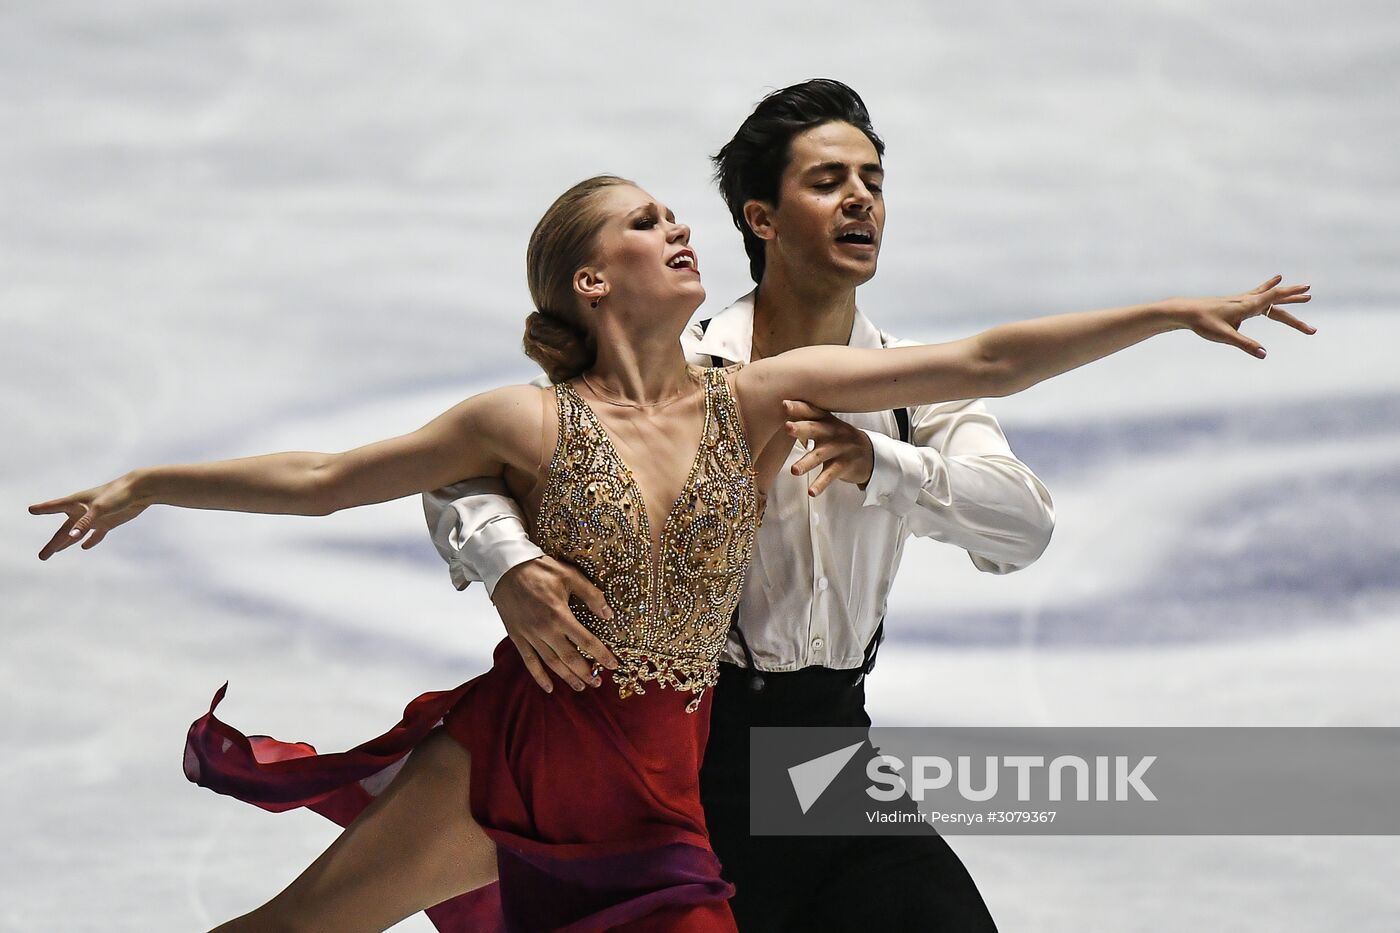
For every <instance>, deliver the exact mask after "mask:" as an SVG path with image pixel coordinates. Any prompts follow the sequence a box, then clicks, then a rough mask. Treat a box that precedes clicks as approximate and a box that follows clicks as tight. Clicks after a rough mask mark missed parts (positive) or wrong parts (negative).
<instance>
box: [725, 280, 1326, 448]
mask: <svg viewBox="0 0 1400 933" xmlns="http://www.w3.org/2000/svg"><path fill="white" fill-rule="evenodd" d="M1280 280H1281V276H1275V277H1274V278H1272V279H1270V280H1269V281H1267V282H1265V283H1263V284H1262V285H1260V286H1259V287H1258V288H1256V289H1254V290H1252V291H1249V292H1246V293H1244V294H1242V295H1235V296H1232V297H1228V298H1173V299H1168V300H1166V301H1162V302H1156V303H1152V304H1145V305H1135V306H1133V307H1127V308H1111V309H1108V310H1105V311H1081V312H1076V313H1073V314H1059V315H1054V316H1051V317H1043V318H1036V319H1034V320H1029V321H1020V322H1017V323H1015V324H1003V325H1001V326H998V327H993V328H991V329H990V330H986V331H983V332H982V333H980V334H977V335H975V336H972V337H968V338H966V339H963V340H955V341H952V342H951V343H942V344H930V345H927V346H920V347H899V348H893V349H888V350H861V349H852V348H849V347H835V346H816V347H801V348H799V349H796V350H789V351H788V352H786V353H782V354H780V355H778V356H774V357H770V358H768V359H763V360H758V361H757V362H755V363H753V364H751V365H749V366H747V367H745V368H744V369H742V370H740V371H739V372H738V374H737V375H736V381H735V386H736V389H737V390H738V391H739V393H740V395H741V397H742V400H743V402H744V410H745V414H746V416H748V418H749V420H750V422H752V426H751V429H752V430H753V431H754V433H755V435H756V436H758V437H760V438H764V439H766V437H768V436H769V430H768V429H770V428H771V431H772V432H776V431H777V429H778V428H779V427H781V425H782V423H783V421H784V415H783V413H782V403H783V400H784V399H801V400H803V401H806V402H810V403H811V404H813V405H816V406H817V407H819V408H825V409H827V410H828V411H880V410H882V409H886V408H900V407H904V406H911V405H925V404H931V403H934V402H943V401H951V400H954V399H964V398H988V397H999V396H1004V395H1011V394H1013V393H1016V392H1020V391H1022V390H1023V389H1028V388H1030V387H1031V386H1033V385H1035V384H1036V383H1038V382H1042V381H1044V380H1046V379H1049V378H1050V377H1052V376H1057V375H1059V374H1061V373H1065V372H1068V371H1069V370H1071V369H1076V368H1078V367H1080V366H1083V365H1084V364H1085V363H1091V362H1093V361H1094V360H1097V359H1102V358H1103V357H1105V356H1109V355H1110V354H1113V353H1116V352H1118V351H1119V350H1122V349H1124V348H1126V347H1130V346H1132V345H1133V344H1136V343H1140V342H1142V341H1143V340H1146V339H1147V338H1149V337H1153V336H1155V335H1157V334H1163V333H1166V332H1167V331H1171V330H1179V329H1190V330H1192V331H1194V332H1195V333H1197V334H1199V335H1200V336H1202V337H1204V338H1206V339H1207V340H1212V341H1215V342H1217V343H1225V344H1231V345H1233V346H1236V347H1239V348H1240V349H1241V350H1244V351H1245V352H1247V353H1250V354H1251V355H1253V356H1256V357H1260V358H1262V357H1263V356H1264V348H1263V347H1261V346H1259V344H1258V343H1257V342H1255V341H1254V340H1251V339H1250V338H1248V337H1246V336H1244V335H1243V334H1241V333H1240V332H1239V327H1240V324H1241V323H1243V322H1244V321H1245V320H1246V319H1247V318H1250V317H1253V316H1255V315H1259V314H1264V313H1266V312H1268V313H1269V316H1270V317H1271V318H1273V319H1274V320H1276V321H1279V322H1280V323H1283V324H1287V325H1289V326H1291V327H1293V328H1295V329H1297V330H1300V331H1302V332H1303V333H1305V334H1311V333H1314V332H1315V328H1313V327H1311V326H1310V325H1308V324H1305V323H1303V322H1302V321H1300V320H1298V319H1297V318H1296V317H1294V316H1293V315H1291V314H1289V313H1288V312H1287V311H1285V310H1283V309H1282V308H1279V307H1277V306H1278V305H1283V304H1291V303H1295V302H1303V301H1307V300H1308V299H1309V298H1311V295H1309V294H1307V292H1308V288H1309V286H1307V285H1288V286H1284V285H1280V284H1279V283H1280ZM1271 309H1272V310H1271Z"/></svg>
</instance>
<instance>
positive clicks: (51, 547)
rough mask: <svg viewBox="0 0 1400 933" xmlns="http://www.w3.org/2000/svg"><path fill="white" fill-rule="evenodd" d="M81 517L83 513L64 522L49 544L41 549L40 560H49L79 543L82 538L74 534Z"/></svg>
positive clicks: (69, 517) (74, 515) (71, 516)
mask: <svg viewBox="0 0 1400 933" xmlns="http://www.w3.org/2000/svg"><path fill="white" fill-rule="evenodd" d="M81 517H82V513H76V514H70V515H69V516H68V521H66V522H64V523H63V525H62V526H61V527H60V528H59V529H58V531H56V532H54V535H53V537H52V538H50V539H49V542H48V544H45V545H44V546H43V547H42V548H40V549H39V559H40V560H48V559H49V558H50V557H52V556H53V555H55V554H57V553H58V552H59V551H61V550H63V549H64V548H66V547H68V546H69V545H71V544H74V543H76V542H77V540H78V538H79V537H80V536H79V535H74V534H73V532H74V531H77V527H76V526H77V524H78V519H79V518H81Z"/></svg>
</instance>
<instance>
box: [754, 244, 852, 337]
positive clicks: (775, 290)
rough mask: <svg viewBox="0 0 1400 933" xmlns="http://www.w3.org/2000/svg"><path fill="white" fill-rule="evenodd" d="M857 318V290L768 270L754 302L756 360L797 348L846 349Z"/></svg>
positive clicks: (776, 270)
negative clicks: (834, 347) (840, 347)
mask: <svg viewBox="0 0 1400 933" xmlns="http://www.w3.org/2000/svg"><path fill="white" fill-rule="evenodd" d="M855 319H856V291H855V289H854V288H846V287H836V288H831V287H829V286H826V285H824V284H819V283H814V282H800V281H798V280H797V277H795V276H792V275H790V274H788V273H786V272H785V271H784V270H782V269H781V268H773V267H770V268H768V269H765V270H764V273H763V281H762V282H760V283H759V286H758V292H757V294H755V295H754V303H753V356H752V358H753V359H755V360H756V359H760V358H761V357H765V356H777V355H778V354H779V353H783V352H784V351H787V350H791V349H794V348H795V347H810V346H816V345H819V344H835V345H837V346H843V347H844V346H846V344H848V343H850V342H851V327H852V326H853V325H854V324H855Z"/></svg>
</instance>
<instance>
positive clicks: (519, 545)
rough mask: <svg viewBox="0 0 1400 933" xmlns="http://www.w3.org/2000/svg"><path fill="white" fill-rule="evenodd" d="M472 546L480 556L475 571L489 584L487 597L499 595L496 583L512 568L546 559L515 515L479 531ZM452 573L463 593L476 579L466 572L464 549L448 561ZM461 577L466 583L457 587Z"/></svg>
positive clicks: (501, 518)
mask: <svg viewBox="0 0 1400 933" xmlns="http://www.w3.org/2000/svg"><path fill="white" fill-rule="evenodd" d="M471 547H472V553H473V554H474V556H475V557H476V561H475V569H476V571H477V573H479V574H480V575H481V582H483V583H484V584H486V592H487V594H494V593H495V592H496V584H497V583H499V582H500V579H501V577H503V576H505V575H506V573H507V572H508V571H509V570H510V569H511V568H512V567H515V566H517V565H519V564H523V563H525V562H526V561H527V560H534V559H535V558H537V557H543V556H544V551H542V550H540V548H539V546H538V545H536V544H535V542H533V541H531V540H530V539H529V537H528V536H527V535H526V534H525V526H524V525H522V524H521V523H520V520H519V519H518V518H516V517H515V516H513V515H503V516H501V517H499V518H497V519H494V520H492V521H489V522H487V523H486V524H485V525H482V526H481V527H480V528H478V529H477V530H476V532H475V533H474V534H473V535H472V538H471ZM448 570H449V572H450V573H451V574H452V585H453V586H457V589H459V590H460V589H464V588H465V587H466V585H467V584H466V582H465V581H468V580H470V579H472V577H471V576H469V575H468V574H467V572H466V571H465V570H464V565H463V563H462V552H461V550H460V549H458V551H457V552H456V554H454V555H453V557H452V560H450V561H449V562H448ZM459 578H460V579H461V580H463V581H464V582H463V583H462V584H461V585H460V586H458V585H457V580H458V579H459Z"/></svg>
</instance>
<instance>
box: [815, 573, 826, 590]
mask: <svg viewBox="0 0 1400 933" xmlns="http://www.w3.org/2000/svg"><path fill="white" fill-rule="evenodd" d="M817 589H819V590H821V591H822V592H823V593H825V592H826V577H822V578H821V579H820V580H818V581H817Z"/></svg>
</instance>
